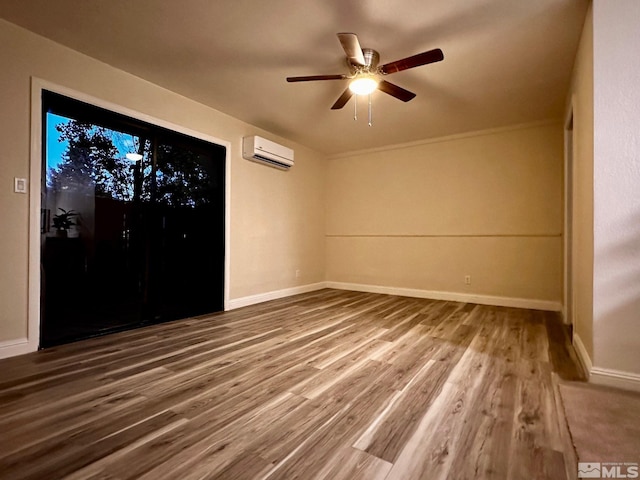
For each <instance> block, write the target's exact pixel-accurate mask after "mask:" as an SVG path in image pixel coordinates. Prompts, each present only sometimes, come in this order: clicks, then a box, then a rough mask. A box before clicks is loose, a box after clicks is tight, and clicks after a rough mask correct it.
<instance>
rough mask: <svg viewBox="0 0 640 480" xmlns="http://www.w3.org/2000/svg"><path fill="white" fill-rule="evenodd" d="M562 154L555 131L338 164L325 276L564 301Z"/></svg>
mask: <svg viewBox="0 0 640 480" xmlns="http://www.w3.org/2000/svg"><path fill="white" fill-rule="evenodd" d="M562 152H563V138H562V126H561V125H560V124H559V123H553V124H545V125H535V126H528V127H521V128H513V129H506V130H500V131H492V132H478V133H476V134H473V135H467V136H463V137H451V138H445V139H440V140H435V141H430V142H425V143H422V144H414V145H408V146H400V147H397V148H390V149H385V150H382V151H375V152H369V153H360V154H353V155H349V156H342V157H339V158H333V159H331V160H330V161H329V166H328V172H327V279H328V280H329V281H334V282H346V283H357V284H365V285H382V286H390V287H397V288H408V289H417V290H427V291H444V292H457V293H464V294H471V295H489V296H499V297H513V298H523V299H531V300H542V301H550V302H561V297H562V228H563V227H562V221H563V217H562V169H563V166H562V158H563V154H562ZM465 275H471V280H472V281H471V285H465V283H464V277H465Z"/></svg>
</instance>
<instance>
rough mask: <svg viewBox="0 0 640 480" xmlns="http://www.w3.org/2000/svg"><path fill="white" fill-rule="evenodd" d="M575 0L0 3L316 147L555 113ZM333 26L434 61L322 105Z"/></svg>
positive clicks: (579, 17) (400, 53)
mask: <svg viewBox="0 0 640 480" xmlns="http://www.w3.org/2000/svg"><path fill="white" fill-rule="evenodd" d="M587 6H588V0H446V1H444V0H268V1H259V0H215V1H213V0H180V1H177V0H176V1H168V0H162V1H161V0H28V1H25V0H0V17H2V18H5V19H6V20H8V21H10V22H13V23H16V24H18V25H21V26H23V27H25V28H27V29H29V30H32V31H34V32H36V33H38V34H40V35H43V36H45V37H48V38H50V39H52V40H54V41H56V42H59V43H61V44H64V45H67V46H69V47H71V48H73V49H75V50H78V51H81V52H83V53H86V54H88V55H90V56H92V57H94V58H97V59H99V60H102V61H104V62H106V63H108V64H110V65H113V66H115V67H118V68H120V69H122V70H126V71H128V72H131V73H133V74H135V75H137V76H139V77H142V78H145V79H147V80H149V81H151V82H153V83H155V84H157V85H161V86H163V87H165V88H168V89H170V90H173V91H175V92H178V93H180V94H182V95H184V96H187V97H190V98H193V99H195V100H197V101H199V102H201V103H204V104H207V105H210V106H211V107H213V108H215V109H218V110H220V111H222V112H225V113H227V114H229V115H232V116H234V117H236V118H239V119H241V120H244V121H245V122H248V123H251V124H253V125H256V126H258V127H261V128H264V129H266V130H268V131H271V132H273V133H274V134H277V135H281V136H283V137H286V138H289V139H291V140H294V141H297V142H300V143H302V144H305V145H307V146H309V147H312V148H315V149H316V150H318V151H321V152H325V153H328V154H334V153H341V152H346V151H353V150H361V149H365V148H372V147H380V146H383V145H390V144H397V143H404V142H410V141H414V140H420V139H425V138H430V137H437V136H443V135H449V134H454V133H461V132H466V131H473V130H480V129H485V128H493V127H500V126H505V125H513V124H518V123H525V122H532V121H537V120H544V119H549V118H560V117H561V116H562V111H563V108H564V103H565V99H566V93H567V90H568V87H569V81H570V76H571V71H572V68H573V62H574V58H575V53H576V49H577V45H578V40H579V36H580V32H581V29H582V24H583V21H584V17H585V13H586V10H587ZM337 32H355V33H357V34H358V37H359V39H360V43H361V45H362V47H367V48H373V49H375V50H377V51H378V52H380V56H381V59H380V64H384V63H388V62H390V61H393V60H398V59H400V58H404V57H407V56H410V55H414V54H416V53H420V52H423V51H426V50H430V49H433V48H441V49H442V50H443V52H444V55H445V59H444V61H442V62H439V63H435V64H431V65H426V66H422V67H418V68H415V69H412V70H406V71H403V72H398V73H395V74H393V75H390V76H388V77H386V80H388V81H391V82H393V83H395V84H397V85H399V86H401V87H404V88H406V89H408V90H411V91H413V92H414V93H416V94H417V97H416V98H415V99H413V100H412V101H410V102H408V103H403V102H401V101H399V100H397V99H395V98H393V97H390V96H388V95H386V94H384V93H382V92H375V94H374V96H373V126H372V127H368V126H367V121H366V103H365V100H364V99H361V100H360V102H359V104H358V107H359V108H358V117H359V118H358V120H357V121H354V120H353V99H351V100H350V101H349V103H348V104H347V105H346V106H345V107H344V108H343V109H342V110H330V107H331V105H332V104H333V103H334V102H335V100H336V99H337V98H338V97H339V96H340V94H341V93H342V91H343V90H344V89H345V88H346V81H324V82H305V83H287V82H286V81H285V78H286V77H287V76H300V75H315V74H336V73H337V74H340V73H347V69H346V65H345V60H344V52H343V50H342V48H341V46H340V43H339V41H338V39H337V37H336V33H337Z"/></svg>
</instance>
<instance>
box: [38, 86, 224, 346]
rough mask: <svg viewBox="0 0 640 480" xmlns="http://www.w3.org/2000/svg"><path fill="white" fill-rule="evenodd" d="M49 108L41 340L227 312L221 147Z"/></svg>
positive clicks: (90, 112) (48, 98) (47, 100)
mask: <svg viewBox="0 0 640 480" xmlns="http://www.w3.org/2000/svg"><path fill="white" fill-rule="evenodd" d="M43 106H44V108H43V125H44V126H45V128H43V145H44V147H45V148H43V152H44V154H43V170H44V171H43V185H42V206H43V210H42V232H41V233H42V236H41V245H42V269H41V272H42V275H41V278H42V281H41V285H42V305H43V308H42V318H41V346H43V347H47V346H52V345H57V344H60V343H65V342H68V341H73V340H77V339H80V338H86V337H89V336H94V335H101V334H104V333H109V332H112V331H117V330H122V329H127V328H133V327H136V326H140V325H145V324H149V323H155V322H161V321H166V320H173V319H177V318H185V317H189V316H193V315H199V314H204V313H210V312H215V311H220V310H222V309H223V308H224V188H225V185H224V178H225V175H224V168H225V149H224V147H222V146H219V145H215V144H211V143H208V142H204V141H202V140H199V139H195V138H192V137H188V136H185V135H181V134H178V133H176V132H171V131H168V130H165V129H162V128H159V127H157V126H153V125H149V124H146V123H143V122H140V121H138V120H134V119H131V118H128V117H124V116H121V115H118V114H115V113H113V112H108V111H106V110H103V109H100V108H97V107H94V106H90V105H87V104H84V103H81V102H78V101H75V100H71V99H68V98H65V97H62V96H60V95H57V94H53V93H50V92H43Z"/></svg>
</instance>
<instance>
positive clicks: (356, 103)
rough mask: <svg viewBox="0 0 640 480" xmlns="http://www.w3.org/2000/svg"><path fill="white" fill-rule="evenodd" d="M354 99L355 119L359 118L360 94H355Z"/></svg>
mask: <svg viewBox="0 0 640 480" xmlns="http://www.w3.org/2000/svg"><path fill="white" fill-rule="evenodd" d="M354 97H355V98H354V99H353V119H354V120H358V95H354Z"/></svg>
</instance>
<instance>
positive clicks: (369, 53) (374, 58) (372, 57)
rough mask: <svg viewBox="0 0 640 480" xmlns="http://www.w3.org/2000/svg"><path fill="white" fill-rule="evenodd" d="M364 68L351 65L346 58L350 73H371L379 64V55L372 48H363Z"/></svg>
mask: <svg viewBox="0 0 640 480" xmlns="http://www.w3.org/2000/svg"><path fill="white" fill-rule="evenodd" d="M362 55H363V56H364V66H363V65H357V64H354V63H351V62H350V61H349V59H348V58H347V65H349V69H350V70H351V72H352V73H356V72H373V71H375V69H376V68H377V67H378V63H379V62H380V54H379V53H378V52H377V51H375V50H374V49H372V48H363V49H362Z"/></svg>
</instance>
